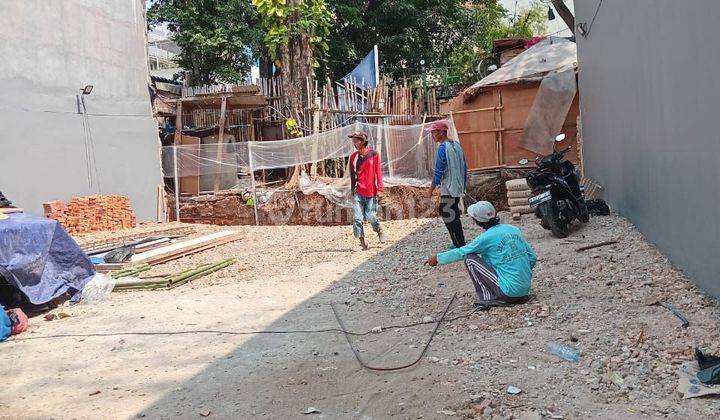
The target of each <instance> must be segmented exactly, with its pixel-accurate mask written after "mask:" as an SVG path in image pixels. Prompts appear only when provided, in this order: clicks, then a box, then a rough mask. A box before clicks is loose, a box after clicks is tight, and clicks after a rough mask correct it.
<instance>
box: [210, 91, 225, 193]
mask: <svg viewBox="0 0 720 420" xmlns="http://www.w3.org/2000/svg"><path fill="white" fill-rule="evenodd" d="M226 107H227V97H226V96H223V97H222V99H220V123H219V124H220V133H219V134H218V142H217V144H216V145H215V161H216V165H217V166H216V167H217V172H215V177H214V179H213V191H214V192H218V190H220V172H221V171H222V158H223V140H224V139H225V108H226Z"/></svg>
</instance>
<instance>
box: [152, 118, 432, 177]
mask: <svg viewBox="0 0 720 420" xmlns="http://www.w3.org/2000/svg"><path fill="white" fill-rule="evenodd" d="M423 128H424V125H421V124H417V125H379V124H368V123H359V122H358V123H354V124H351V125H348V126H345V127H340V128H336V129H333V130H330V131H326V132H323V133H319V134H314V135H311V136H307V137H301V138H296V139H289V140H278V141H265V142H243V143H225V144H217V143H208V144H202V143H201V141H200V140H198V141H196V143H198V144H190V145H188V144H185V145H181V146H167V147H163V170H164V173H165V176H166V177H178V178H182V177H190V176H200V177H201V179H202V177H207V176H209V175H213V176H214V175H216V174H222V175H223V176H228V177H230V178H232V177H237V176H238V175H240V174H249V173H252V172H254V171H258V170H265V169H279V168H293V167H295V166H298V165H304V164H309V163H316V162H321V161H324V160H328V159H340V158H346V157H348V156H349V155H350V154H351V153H352V152H353V150H354V149H353V145H352V141H351V140H350V139H348V135H349V134H350V133H352V132H353V131H364V132H365V133H366V134H367V135H368V140H369V142H370V146H371V147H372V148H373V149H374V150H375V151H377V152H378V153H379V155H380V160H381V162H382V168H383V175H385V177H386V181H387V183H388V184H395V185H400V184H402V185H416V186H417V185H424V184H426V183H427V182H428V181H429V180H430V178H431V177H432V174H433V165H434V159H435V146H434V144H433V141H432V137H431V136H430V134H429V133H425V132H424V131H423ZM176 170H177V172H176ZM223 184H225V183H223Z"/></svg>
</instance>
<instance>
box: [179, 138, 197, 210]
mask: <svg viewBox="0 0 720 420" xmlns="http://www.w3.org/2000/svg"><path fill="white" fill-rule="evenodd" d="M180 145H181V146H183V147H182V150H187V149H191V153H190V154H188V153H178V155H179V156H180V157H179V158H178V167H180V168H183V170H184V171H185V172H186V173H187V172H190V173H196V175H186V176H181V177H179V181H178V184H180V194H189V195H192V196H196V195H199V194H200V168H199V165H200V163H199V159H198V156H199V155H200V137H192V136H181V137H180ZM190 146H194V147H190ZM178 152H179V150H178ZM191 155H194V156H191Z"/></svg>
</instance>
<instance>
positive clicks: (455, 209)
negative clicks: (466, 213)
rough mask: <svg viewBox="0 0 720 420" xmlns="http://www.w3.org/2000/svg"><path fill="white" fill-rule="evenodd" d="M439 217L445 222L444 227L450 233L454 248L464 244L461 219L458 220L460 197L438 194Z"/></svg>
mask: <svg viewBox="0 0 720 420" xmlns="http://www.w3.org/2000/svg"><path fill="white" fill-rule="evenodd" d="M438 212H439V213H440V217H441V218H442V220H443V222H444V223H445V227H446V228H447V230H448V233H450V239H452V243H453V245H455V248H460V247H461V246H465V234H464V233H463V228H462V221H461V220H460V215H461V214H462V212H461V211H460V197H451V196H449V195H441V196H440V208H439V209H438Z"/></svg>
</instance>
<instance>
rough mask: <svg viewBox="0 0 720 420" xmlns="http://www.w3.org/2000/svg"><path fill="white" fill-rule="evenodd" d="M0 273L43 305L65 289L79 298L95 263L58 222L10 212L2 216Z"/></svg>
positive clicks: (34, 300)
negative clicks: (6, 215)
mask: <svg viewBox="0 0 720 420" xmlns="http://www.w3.org/2000/svg"><path fill="white" fill-rule="evenodd" d="M0 275H2V276H3V277H4V278H5V280H7V281H8V282H9V283H10V284H11V285H13V286H14V287H16V288H18V289H19V290H20V291H21V292H23V293H24V294H25V296H27V297H28V300H30V302H32V303H33V304H36V305H42V304H44V303H47V302H49V301H50V300H52V299H54V298H56V297H58V296H60V295H62V294H63V293H65V292H68V293H69V294H70V295H71V296H72V300H73V301H77V300H78V299H79V298H80V293H79V292H80V291H82V289H83V287H85V285H86V284H87V283H88V282H89V281H90V279H91V278H92V277H93V276H94V275H95V267H94V266H93V265H92V263H91V262H90V260H89V259H88V257H87V256H86V255H85V253H84V252H83V250H82V249H80V247H79V246H78V244H77V243H76V242H75V240H73V238H72V237H70V235H68V234H67V232H65V229H63V227H62V226H61V225H60V224H59V223H58V222H56V221H54V220H50V219H46V218H44V217H37V216H31V215H28V214H11V215H10V218H8V219H6V220H0Z"/></svg>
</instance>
